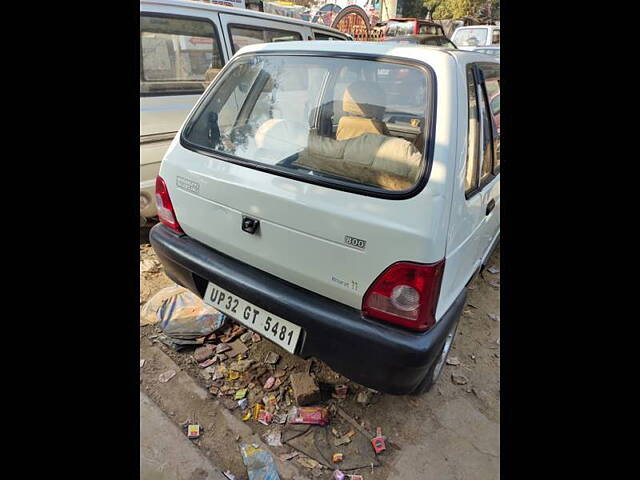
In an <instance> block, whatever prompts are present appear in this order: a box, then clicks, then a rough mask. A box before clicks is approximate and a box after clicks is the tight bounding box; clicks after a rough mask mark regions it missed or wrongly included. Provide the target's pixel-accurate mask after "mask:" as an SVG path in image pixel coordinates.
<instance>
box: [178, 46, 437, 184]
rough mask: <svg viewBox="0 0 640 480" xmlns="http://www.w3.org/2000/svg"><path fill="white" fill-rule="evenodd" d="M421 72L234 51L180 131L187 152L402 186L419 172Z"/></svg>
mask: <svg viewBox="0 0 640 480" xmlns="http://www.w3.org/2000/svg"><path fill="white" fill-rule="evenodd" d="M431 78H432V77H431V75H429V74H428V71H427V69H426V68H419V67H417V66H410V65H406V64H399V63H391V62H385V61H379V60H376V61H374V60H364V59H354V58H336V57H325V56H309V55H241V56H240V57H238V58H237V59H236V60H234V61H233V63H232V64H231V65H230V66H229V70H227V71H226V73H225V75H224V76H223V77H222V78H219V79H217V80H216V85H215V86H214V88H213V89H212V90H210V91H209V92H208V93H207V96H206V98H205V99H204V101H203V102H202V103H201V104H200V105H199V107H198V108H197V109H196V111H195V112H194V114H193V115H192V117H191V118H190V119H189V121H188V122H187V124H186V126H185V129H184V131H183V136H182V140H183V145H184V146H185V147H187V148H191V149H192V150H196V151H201V152H203V153H212V154H214V155H215V156H217V157H219V158H222V159H225V160H229V161H232V162H235V163H240V164H245V165H248V166H253V167H254V168H261V169H267V170H269V169H272V170H275V171H277V173H279V174H285V175H287V176H295V177H299V178H301V179H303V180H307V181H312V182H313V183H318V182H320V183H323V184H328V185H334V184H335V185H341V186H342V187H350V188H351V189H352V188H353V187H357V188H358V189H364V190H379V191H380V190H381V191H394V192H398V191H406V190H410V189H412V188H413V187H414V186H415V185H416V183H418V181H419V180H420V179H421V177H422V175H423V172H424V170H425V163H426V162H425V160H424V157H425V156H424V152H425V149H426V144H427V141H428V139H427V138H426V137H427V134H428V133H427V132H428V128H426V124H427V123H428V122H429V121H430V119H429V118H428V116H427V114H426V112H427V104H428V102H429V101H430V100H429V99H430V95H431V89H432V85H431V82H432V80H431Z"/></svg>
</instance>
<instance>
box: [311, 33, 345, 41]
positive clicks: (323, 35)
mask: <svg viewBox="0 0 640 480" xmlns="http://www.w3.org/2000/svg"><path fill="white" fill-rule="evenodd" d="M313 36H314V38H315V39H316V40H344V38H340V37H334V36H333V35H327V34H326V33H320V32H313Z"/></svg>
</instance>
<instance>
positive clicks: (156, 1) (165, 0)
mask: <svg viewBox="0 0 640 480" xmlns="http://www.w3.org/2000/svg"><path fill="white" fill-rule="evenodd" d="M140 3H141V4H144V5H168V6H173V7H185V8H190V9H194V10H210V11H215V12H222V13H234V14H236V15H242V16H245V17H254V18H262V19H268V20H275V21H277V22H281V23H292V24H295V25H305V26H307V27H312V28H314V29H316V30H325V31H327V32H332V33H338V34H340V35H342V36H346V34H345V33H344V32H341V31H340V30H337V29H335V28H331V27H327V26H326V25H322V24H320V23H311V22H307V21H305V20H300V19H298V18H291V17H284V16H282V15H274V14H271V13H263V12H257V11H255V10H249V9H245V8H235V7H226V6H224V5H216V4H213V3H204V2H194V1H193V0H140Z"/></svg>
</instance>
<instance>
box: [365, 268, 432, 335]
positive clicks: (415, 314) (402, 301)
mask: <svg viewBox="0 0 640 480" xmlns="http://www.w3.org/2000/svg"><path fill="white" fill-rule="evenodd" d="M443 272H444V259H443V260H440V261H439V262H436V263H431V264H426V265H425V264H420V263H410V262H398V263H394V264H393V265H391V266H390V267H389V268H387V269H386V270H385V271H384V272H382V274H381V275H380V276H379V277H378V278H377V279H376V280H375V282H373V284H372V285H371V286H370V287H369V290H367V293H365V295H364V298H363V300H362V313H363V314H364V315H365V316H367V317H371V318H377V319H380V320H385V321H387V322H389V323H395V324H396V325H402V326H403V327H408V328H411V329H414V330H420V331H425V330H428V329H429V328H431V327H432V326H433V325H434V324H435V323H436V306H437V305H438V297H439V296H440V285H441V283H442V274H443Z"/></svg>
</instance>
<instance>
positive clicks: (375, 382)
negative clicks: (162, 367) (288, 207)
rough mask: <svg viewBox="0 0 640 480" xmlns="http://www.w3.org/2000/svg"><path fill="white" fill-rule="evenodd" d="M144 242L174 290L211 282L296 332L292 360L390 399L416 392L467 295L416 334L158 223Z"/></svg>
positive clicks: (197, 287)
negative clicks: (311, 361)
mask: <svg viewBox="0 0 640 480" xmlns="http://www.w3.org/2000/svg"><path fill="white" fill-rule="evenodd" d="M149 238H150V240H151V244H152V246H153V248H154V250H155V251H156V253H157V255H158V257H159V259H160V260H161V262H162V264H163V265H164V267H165V272H166V273H167V275H168V276H169V277H170V278H171V279H172V280H174V281H175V282H176V283H178V284H180V285H182V286H184V287H186V288H189V289H190V290H192V291H193V292H194V293H197V294H198V295H199V296H200V297H202V296H203V295H204V292H205V290H206V287H207V283H208V281H212V282H214V283H216V284H218V285H220V286H221V287H223V288H225V289H227V290H229V291H230V292H233V293H235V294H237V295H238V296H240V297H242V298H244V299H245V300H247V301H249V302H251V303H254V304H256V305H258V306H260V307H262V308H264V309H265V310H268V311H270V312H272V313H274V314H276V315H278V316H280V317H282V318H285V319H288V320H290V321H292V322H294V323H296V324H297V325H300V326H301V327H302V329H303V335H302V337H301V339H300V341H299V343H298V348H297V350H296V354H297V355H299V356H301V357H303V358H307V357H310V356H313V357H317V358H319V359H321V360H323V361H324V362H326V363H327V364H328V365H330V366H331V368H333V369H334V370H335V371H337V372H340V373H341V374H343V375H345V376H347V377H348V378H350V379H352V380H353V381H355V382H358V383H360V384H362V385H365V386H367V387H370V388H374V389H376V390H380V391H383V392H387V393H392V394H406V393H411V392H412V391H413V390H414V389H415V388H416V387H417V386H418V384H419V383H420V382H421V380H422V379H423V378H424V376H425V375H426V372H427V370H428V369H429V367H430V366H431V365H432V364H433V362H434V361H435V360H436V358H437V356H438V353H439V352H440V349H441V348H442V345H443V344H444V341H445V338H446V336H447V333H448V332H449V331H450V330H451V329H452V328H453V327H454V326H455V324H456V323H457V321H458V319H459V318H460V314H461V313H462V309H463V307H464V304H465V300H466V294H467V292H466V289H465V290H463V292H462V293H461V294H460V296H459V297H458V298H457V299H456V300H455V302H454V303H453V305H452V306H451V307H450V308H449V310H448V311H447V312H446V313H445V314H444V316H443V317H442V318H441V319H440V320H439V321H438V323H437V324H436V326H435V327H433V328H432V329H431V330H429V331H428V332H425V333H415V332H410V331H407V330H403V329H400V328H397V327H394V326H391V325H385V324H383V323H380V322H377V321H374V320H369V319H367V318H364V317H362V315H361V313H360V311H359V310H356V309H354V308H351V307H348V306H346V305H343V304H341V303H338V302H335V301H333V300H330V299H328V298H326V297H323V296H320V295H318V294H315V293H313V292H310V291H308V290H304V289H302V288H300V287H297V286H295V285H293V284H291V283H288V282H286V281H283V280H281V279H279V278H277V277H275V276H273V275H270V274H268V273H266V272H263V271H261V270H258V269H256V268H254V267H251V266H249V265H247V264H244V263H242V262H239V261H237V260H234V259H233V258H230V257H228V256H226V255H223V254H221V253H219V252H217V251H215V250H213V249H212V248H210V247H207V246H205V245H203V244H201V243H199V242H197V241H195V240H193V239H191V238H189V237H187V236H185V235H177V234H176V233H174V232H173V231H171V230H170V229H168V228H167V227H165V226H164V225H162V224H158V225H156V226H155V227H153V228H152V229H151V232H150V234H149Z"/></svg>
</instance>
